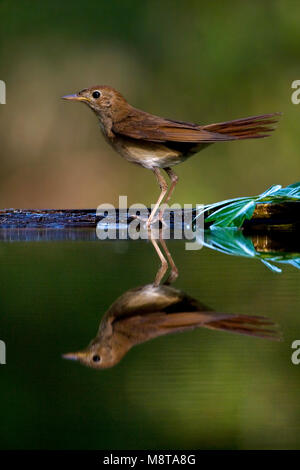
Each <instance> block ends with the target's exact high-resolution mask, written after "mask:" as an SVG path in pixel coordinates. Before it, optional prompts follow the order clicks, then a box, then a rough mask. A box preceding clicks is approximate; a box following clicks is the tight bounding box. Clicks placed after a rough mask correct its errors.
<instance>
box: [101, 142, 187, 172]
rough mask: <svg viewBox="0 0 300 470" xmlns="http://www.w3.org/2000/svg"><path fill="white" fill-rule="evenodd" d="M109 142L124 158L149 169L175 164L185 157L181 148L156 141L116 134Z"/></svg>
mask: <svg viewBox="0 0 300 470" xmlns="http://www.w3.org/2000/svg"><path fill="white" fill-rule="evenodd" d="M110 144H111V145H112V147H113V148H114V149H115V150H116V151H117V152H118V153H119V154H120V155H122V157H124V158H126V160H128V161H130V162H132V163H137V164H138V165H142V166H143V167H144V168H149V169H153V168H155V167H159V168H165V167H169V166H172V165H177V163H180V162H182V161H183V160H185V158H186V157H184V156H183V153H182V152H181V150H177V149H172V148H169V147H168V146H167V145H164V144H161V143H158V142H147V141H143V140H135V139H129V138H124V137H119V136H116V137H115V138H114V139H112V140H110Z"/></svg>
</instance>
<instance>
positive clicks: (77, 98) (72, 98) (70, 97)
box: [62, 93, 88, 101]
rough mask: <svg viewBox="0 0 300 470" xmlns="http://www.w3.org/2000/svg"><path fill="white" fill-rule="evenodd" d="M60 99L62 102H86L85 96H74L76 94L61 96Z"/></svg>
mask: <svg viewBox="0 0 300 470" xmlns="http://www.w3.org/2000/svg"><path fill="white" fill-rule="evenodd" d="M62 99H63V100H70V101H88V100H87V98H86V97H85V96H80V95H76V93H75V94H74V95H65V96H62Z"/></svg>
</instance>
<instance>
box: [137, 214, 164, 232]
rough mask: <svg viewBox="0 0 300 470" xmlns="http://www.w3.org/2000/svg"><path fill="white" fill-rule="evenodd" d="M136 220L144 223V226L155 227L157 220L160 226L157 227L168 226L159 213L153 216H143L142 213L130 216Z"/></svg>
mask: <svg viewBox="0 0 300 470" xmlns="http://www.w3.org/2000/svg"><path fill="white" fill-rule="evenodd" d="M130 217H131V218H132V219H134V220H138V221H139V222H141V223H142V224H143V226H145V227H147V228H148V229H150V227H153V226H154V225H155V224H157V222H158V223H159V226H158V227H157V228H161V227H165V226H167V224H166V222H165V221H164V220H163V219H162V217H161V215H160V214H158V215H157V216H155V217H153V218H152V219H151V217H142V216H140V215H131V216H130Z"/></svg>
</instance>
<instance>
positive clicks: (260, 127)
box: [112, 109, 280, 144]
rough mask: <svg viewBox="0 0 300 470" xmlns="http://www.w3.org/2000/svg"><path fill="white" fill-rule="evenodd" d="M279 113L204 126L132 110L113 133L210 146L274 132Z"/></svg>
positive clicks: (114, 126) (158, 140) (113, 128)
mask: <svg viewBox="0 0 300 470" xmlns="http://www.w3.org/2000/svg"><path fill="white" fill-rule="evenodd" d="M279 115H280V113H273V114H265V115H261V116H251V117H249V118H243V119H236V120H233V121H226V122H221V123H216V124H209V125H207V126H199V125H197V124H193V123H190V122H183V121H173V120H171V119H163V118H161V117H159V116H154V115H152V114H148V113H145V112H143V111H138V110H135V109H133V110H132V111H131V112H130V113H129V114H128V115H127V116H126V118H124V119H122V120H120V121H118V122H115V123H114V125H113V127H112V131H113V132H114V133H115V134H118V135H122V136H125V137H130V138H132V139H142V140H147V141H151V142H190V143H195V144H196V143H212V142H222V141H229V140H241V139H253V138H261V137H267V136H268V135H269V133H270V132H271V131H272V130H274V128H273V127H272V124H275V123H276V122H277V119H276V118H277V117H278V116H279Z"/></svg>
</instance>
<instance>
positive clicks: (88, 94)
mask: <svg viewBox="0 0 300 470" xmlns="http://www.w3.org/2000/svg"><path fill="white" fill-rule="evenodd" d="M62 98H63V99H64V100H69V101H82V102H83V103H85V104H87V105H88V106H89V107H90V108H91V109H92V110H93V111H94V112H95V113H96V114H97V115H98V116H99V117H100V118H101V117H112V116H113V115H114V114H115V113H120V112H122V109H124V108H126V106H127V101H126V100H125V98H123V96H122V95H121V93H119V92H118V91H117V90H115V89H114V88H112V87H110V86H106V85H96V86H92V87H90V88H85V89H84V90H81V91H79V92H78V93H75V94H74V95H66V96H63V97H62Z"/></svg>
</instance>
